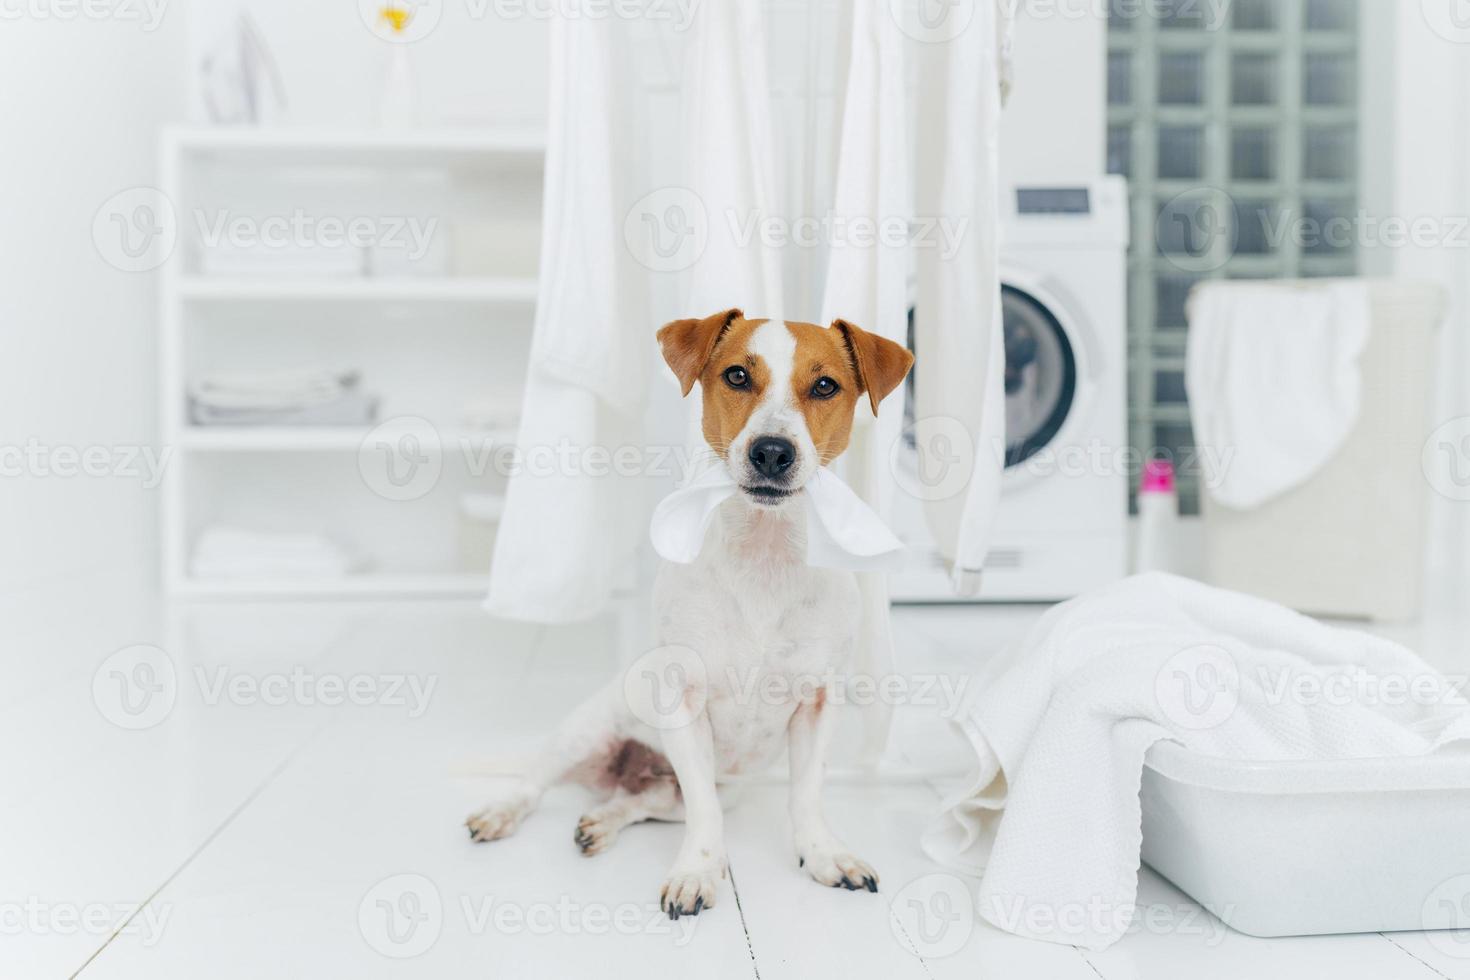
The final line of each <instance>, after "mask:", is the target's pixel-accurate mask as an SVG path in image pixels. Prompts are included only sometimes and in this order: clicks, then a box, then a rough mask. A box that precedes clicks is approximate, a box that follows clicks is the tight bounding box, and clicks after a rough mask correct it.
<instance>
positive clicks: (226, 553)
mask: <svg viewBox="0 0 1470 980" xmlns="http://www.w3.org/2000/svg"><path fill="white" fill-rule="evenodd" d="M191 567H192V569H193V572H194V574H195V575H196V576H198V577H199V578H215V579H218V578H262V579H285V578H331V577H335V576H341V575H347V574H348V573H350V572H353V571H356V570H359V569H360V567H361V562H359V561H358V560H357V559H355V558H354V557H352V556H351V555H349V554H348V553H347V552H346V551H345V550H344V549H342V548H341V547H340V546H338V545H337V544H336V543H335V542H333V541H332V540H331V539H330V538H328V537H327V536H326V535H322V534H313V533H280V532H266V531H250V530H245V529H243V528H236V527H226V526H222V525H215V526H212V527H207V528H205V529H204V531H202V532H201V533H200V535H199V540H198V541H197V542H196V543H195V545H194V559H193V561H192V562H191Z"/></svg>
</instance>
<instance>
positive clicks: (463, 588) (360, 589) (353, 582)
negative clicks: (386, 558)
mask: <svg viewBox="0 0 1470 980" xmlns="http://www.w3.org/2000/svg"><path fill="white" fill-rule="evenodd" d="M489 586H490V579H489V577H488V576H486V575H471V574H468V573H463V574H442V575H431V574H420V575H413V574H397V575H388V574H382V575H372V574H364V575H349V576H345V577H342V578H306V579H197V578H184V579H183V580H182V581H180V582H179V583H177V586H176V588H175V593H176V594H177V595H180V596H185V597H189V598H241V599H248V598H259V597H272V598H279V597H298V598H303V599H331V598H361V597H366V596H374V597H392V596H397V597H402V598H424V597H432V596H444V597H449V598H479V597H481V596H483V595H484V594H485V592H486V590H487V589H488V588H489Z"/></svg>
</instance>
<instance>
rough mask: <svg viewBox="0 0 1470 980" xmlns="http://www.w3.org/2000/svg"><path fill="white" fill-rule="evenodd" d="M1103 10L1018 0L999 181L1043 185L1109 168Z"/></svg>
mask: <svg viewBox="0 0 1470 980" xmlns="http://www.w3.org/2000/svg"><path fill="white" fill-rule="evenodd" d="M1105 9H1106V5H1104V4H1099V3H1094V2H1089V0H1022V2H1021V6H1020V10H1019V11H1018V15H1017V20H1016V38H1015V59H1014V64H1015V88H1014V91H1013V92H1012V94H1011V99H1010V102H1009V103H1008V104H1007V105H1006V111H1005V121H1004V124H1003V125H1002V127H1001V144H1000V146H1001V150H1000V153H1001V177H1002V179H1003V180H1004V181H1006V182H1007V183H1010V182H1027V183H1048V182H1065V181H1068V180H1078V179H1082V178H1087V177H1095V176H1097V175H1099V174H1101V173H1102V172H1103V171H1104V169H1105V168H1106V166H1107V163H1106V161H1107V125H1108V120H1107V88H1108V86H1107V18H1106V17H1105V16H1103V15H1102V13H1101V11H1103V10H1105Z"/></svg>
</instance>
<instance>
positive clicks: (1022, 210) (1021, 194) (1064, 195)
mask: <svg viewBox="0 0 1470 980" xmlns="http://www.w3.org/2000/svg"><path fill="white" fill-rule="evenodd" d="M1016 213H1017V214H1091V213H1092V194H1091V192H1090V191H1089V190H1088V188H1086V187H1018V188H1016Z"/></svg>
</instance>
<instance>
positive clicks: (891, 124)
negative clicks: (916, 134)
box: [822, 0, 912, 761]
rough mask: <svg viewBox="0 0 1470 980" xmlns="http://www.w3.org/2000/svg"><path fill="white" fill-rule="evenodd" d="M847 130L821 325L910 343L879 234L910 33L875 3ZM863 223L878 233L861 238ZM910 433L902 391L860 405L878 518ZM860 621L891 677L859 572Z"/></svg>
mask: <svg viewBox="0 0 1470 980" xmlns="http://www.w3.org/2000/svg"><path fill="white" fill-rule="evenodd" d="M851 17H852V24H851V34H850V45H849V51H848V61H847V66H846V72H845V79H846V80H845V83H844V86H843V90H842V111H841V117H840V126H841V131H840V135H839V138H838V141H837V152H836V154H835V158H836V162H837V171H836V175H835V179H834V189H833V200H832V211H833V214H834V216H835V217H836V218H837V219H839V221H840V222H841V227H843V228H846V229H848V231H849V232H850V233H853V239H854V240H836V241H833V242H831V243H830V246H831V247H830V248H829V250H828V256H827V272H826V279H825V284H824V287H823V295H822V322H823V323H831V322H833V321H834V320H837V319H839V318H841V319H845V320H849V321H851V322H853V323H856V324H858V325H859V326H860V327H862V328H863V329H864V330H867V331H869V332H871V333H875V334H878V335H880V336H883V337H886V338H888V339H889V340H892V341H895V342H896V343H899V344H907V343H908V336H907V334H908V273H909V247H908V241H907V238H908V236H907V235H904V236H903V237H902V239H900V240H898V241H895V240H894V239H893V238H891V237H887V236H886V235H884V234H880V233H876V232H881V231H882V230H883V229H885V228H887V227H891V226H892V223H893V222H904V223H905V227H906V223H907V221H908V218H909V215H910V213H911V211H912V208H911V205H910V198H909V180H908V145H907V141H906V139H905V138H904V134H905V133H906V132H907V122H906V115H907V113H906V111H905V110H906V91H905V87H904V62H903V35H902V33H901V32H900V30H899V24H898V21H897V20H896V19H895V18H894V17H893V16H891V13H890V11H889V10H887V9H886V8H884V7H882V5H881V4H879V3H877V2H871V0H868V2H864V0H860V2H858V3H856V4H854V5H853V7H852V14H851ZM859 223H866V227H868V228H871V229H873V230H874V231H875V234H874V235H873V236H872V239H871V241H870V242H867V243H864V242H863V241H860V240H857V235H856V233H855V229H856V228H858V227H860V225H859ZM902 432H903V392H902V389H900V390H899V392H898V393H897V397H890V398H889V399H888V400H887V403H886V405H885V407H883V409H882V410H881V411H879V412H878V413H877V416H876V418H875V417H874V416H873V415H871V414H870V413H869V412H868V411H867V410H865V409H864V408H862V407H861V406H860V407H859V408H858V411H857V416H856V418H855V419H854V424H853V433H852V441H851V443H850V444H849V446H848V449H847V453H846V454H845V455H844V456H843V458H842V460H840V461H839V465H840V466H841V467H842V468H843V470H844V471H845V472H846V473H847V475H848V477H849V479H850V480H851V483H852V486H853V488H854V489H855V490H856V491H857V492H858V494H860V495H861V496H862V498H863V499H864V500H866V501H867V502H868V504H870V505H871V506H872V507H873V508H874V509H875V510H876V511H877V513H878V514H879V515H886V514H888V513H889V501H890V499H891V497H892V494H893V487H894V481H893V479H892V475H891V472H890V469H889V453H890V451H891V450H892V449H893V447H894V446H895V444H896V443H897V441H898V440H899V439H900V438H901V436H902ZM858 588H859V594H860V603H861V610H862V611H861V616H860V620H859V628H858V645H857V656H856V660H857V663H856V667H855V669H856V670H857V671H858V672H859V673H860V674H863V675H864V676H868V677H886V676H888V675H889V674H891V673H892V672H893V669H894V662H893V631H892V626H891V622H890V619H891V617H890V614H889V597H888V582H887V579H886V578H885V577H884V576H883V575H882V574H881V573H879V572H876V571H870V572H867V573H864V574H861V575H859V576H858ZM861 710H862V712H863V716H864V717H863V745H862V746H861V747H860V752H859V754H860V757H861V758H862V759H864V760H866V761H872V760H874V759H876V758H877V757H878V755H879V754H880V753H881V752H882V750H883V748H884V746H885V745H886V743H887V740H888V732H889V728H890V724H891V718H892V713H893V709H892V706H891V705H888V704H886V703H884V702H883V700H882V699H874V701H873V703H871V704H867V705H864V706H863V707H862V709H861Z"/></svg>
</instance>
